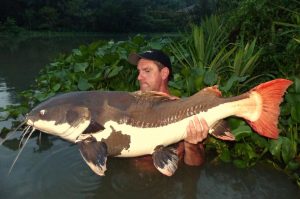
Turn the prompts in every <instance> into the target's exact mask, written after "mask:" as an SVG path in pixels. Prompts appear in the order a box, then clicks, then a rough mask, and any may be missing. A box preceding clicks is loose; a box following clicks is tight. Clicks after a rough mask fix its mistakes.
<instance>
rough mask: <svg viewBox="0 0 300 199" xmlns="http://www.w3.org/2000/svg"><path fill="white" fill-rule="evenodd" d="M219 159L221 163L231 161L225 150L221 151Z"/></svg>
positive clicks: (228, 153)
mask: <svg viewBox="0 0 300 199" xmlns="http://www.w3.org/2000/svg"><path fill="white" fill-rule="evenodd" d="M219 157H220V159H221V160H222V161H223V162H230V161H231V157H230V151H229V150H228V149H226V148H224V150H222V151H221V154H220V156H219Z"/></svg>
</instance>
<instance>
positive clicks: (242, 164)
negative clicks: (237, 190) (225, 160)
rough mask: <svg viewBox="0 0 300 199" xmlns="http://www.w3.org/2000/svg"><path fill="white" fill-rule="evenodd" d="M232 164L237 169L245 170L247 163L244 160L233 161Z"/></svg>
mask: <svg viewBox="0 0 300 199" xmlns="http://www.w3.org/2000/svg"><path fill="white" fill-rule="evenodd" d="M233 164H234V165H235V166H236V167H238V168H241V169H243V168H247V162H246V161H245V160H233Z"/></svg>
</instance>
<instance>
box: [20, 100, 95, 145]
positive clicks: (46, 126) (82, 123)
mask: <svg viewBox="0 0 300 199" xmlns="http://www.w3.org/2000/svg"><path fill="white" fill-rule="evenodd" d="M90 122H91V113H90V111H89V109H88V108H87V107H84V106H82V105H80V104H79V105H78V104H74V103H71V102H70V101H69V100H67V99H65V100H62V99H60V98H58V99H57V98H55V99H50V100H48V101H45V102H43V103H42V104H40V105H38V106H37V107H35V108H34V109H33V110H32V111H31V112H30V113H28V114H27V116H26V123H27V125H29V126H32V127H33V128H35V129H38V130H40V131H42V132H45V133H48V134H51V135H55V136H59V137H61V138H63V139H66V140H68V141H71V142H75V141H76V139H77V137H78V136H79V135H81V134H82V133H83V132H84V130H85V129H86V128H87V127H88V126H89V124H90Z"/></svg>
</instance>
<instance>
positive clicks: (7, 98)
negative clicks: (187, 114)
mask: <svg viewBox="0 0 300 199" xmlns="http://www.w3.org/2000/svg"><path fill="white" fill-rule="evenodd" d="M87 40H91V38H88V39H87ZM72 42H73V43H72ZM76 42H81V41H77V40H76V39H74V38H72V39H67V38H65V40H64V39H56V40H51V41H50V40H49V39H46V40H44V41H43V40H42V39H38V40H31V41H27V43H26V41H24V42H23V43H21V44H20V45H19V46H18V47H14V48H13V49H12V50H9V49H5V48H2V47H0V68H1V70H0V106H1V107H3V106H6V105H8V104H12V103H17V99H16V97H15V92H16V91H20V90H23V89H26V88H28V87H29V85H30V84H31V83H32V82H33V80H34V78H35V77H36V75H37V74H38V71H39V69H40V68H41V67H43V66H44V65H45V64H47V63H48V62H49V61H50V60H51V59H53V57H55V56H57V55H58V54H59V52H66V51H70V49H71V48H72V47H73V48H75V47H76V45H79V44H78V43H76ZM72 45H73V46H72ZM71 46H72V47H71ZM6 125H8V123H7V122H1V123H0V127H3V126H6ZM20 134H21V132H17V133H16V134H15V135H13V136H12V138H11V139H10V140H9V141H8V142H7V143H6V144H4V145H2V146H0V176H1V180H0V198H45V199H47V198H49V199H50V198H51V199H52V198H144V199H146V198H158V199H159V198H162V199H167V198H175V199H176V198H187V199H192V198H202V199H203V198H204V199H205V198H208V199H212V198H289V199H294V198H295V199H296V198H300V190H299V189H298V188H297V186H296V185H295V184H293V183H292V182H291V181H290V180H289V179H288V177H287V176H286V175H284V174H283V173H281V172H279V171H276V170H274V169H273V168H270V167H267V166H266V165H257V166H255V167H254V168H251V169H237V168H235V167H234V166H233V165H231V164H222V163H220V164H218V165H214V164H212V163H210V162H207V163H206V164H205V166H204V167H203V168H197V167H196V168H195V167H188V166H185V165H181V166H180V167H179V170H178V171H177V172H176V173H175V175H174V176H173V177H165V176H163V175H161V174H160V173H159V172H154V173H147V172H143V171H140V170H137V169H136V168H135V167H133V166H132V162H131V161H130V160H128V159H121V158H110V159H109V160H108V165H107V166H108V171H107V172H106V176H104V177H100V176H97V175H95V174H94V173H93V172H92V171H91V170H90V169H89V167H88V166H87V165H86V163H85V162H84V161H83V159H82V158H81V156H80V153H79V151H78V147H77V146H76V145H74V144H70V143H68V142H65V141H63V140H61V139H59V138H56V137H53V136H45V135H43V136H42V139H41V140H39V136H38V134H35V136H33V137H32V138H31V139H30V140H29V142H28V144H27V146H26V147H25V149H24V151H23V153H22V154H21V156H20V157H19V159H18V161H17V163H16V164H15V167H14V169H13V170H12V173H11V174H10V175H7V173H8V170H9V168H10V166H11V164H12V162H13V160H14V158H15V157H16V155H17V153H18V152H19V150H17V147H18V144H19V140H20Z"/></svg>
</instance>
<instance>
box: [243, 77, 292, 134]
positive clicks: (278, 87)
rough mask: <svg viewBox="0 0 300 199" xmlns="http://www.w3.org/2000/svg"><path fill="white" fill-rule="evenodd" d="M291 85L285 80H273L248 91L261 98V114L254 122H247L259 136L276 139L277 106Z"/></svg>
mask: <svg viewBox="0 0 300 199" xmlns="http://www.w3.org/2000/svg"><path fill="white" fill-rule="evenodd" d="M292 83H293V82H292V81H290V80H287V79H275V80H272V81H269V82H266V83H263V84H260V85H258V86H256V87H255V88H253V89H251V90H250V93H256V94H258V95H259V96H260V98H261V113H260V115H259V117H258V118H257V119H256V120H255V121H250V120H247V122H248V124H249V125H250V126H251V127H252V128H253V129H254V130H255V131H256V132H257V133H259V134H260V135H263V136H265V137H268V138H273V139H276V138H278V128H277V124H278V117H279V114H280V107H279V105H280V103H281V102H282V101H283V99H282V98H283V95H284V93H285V91H286V90H287V88H288V87H289V86H290V85H291V84H292Z"/></svg>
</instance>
